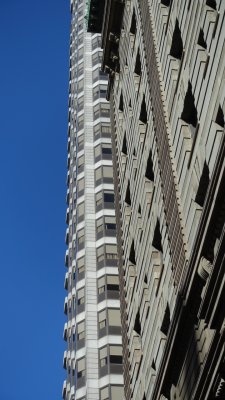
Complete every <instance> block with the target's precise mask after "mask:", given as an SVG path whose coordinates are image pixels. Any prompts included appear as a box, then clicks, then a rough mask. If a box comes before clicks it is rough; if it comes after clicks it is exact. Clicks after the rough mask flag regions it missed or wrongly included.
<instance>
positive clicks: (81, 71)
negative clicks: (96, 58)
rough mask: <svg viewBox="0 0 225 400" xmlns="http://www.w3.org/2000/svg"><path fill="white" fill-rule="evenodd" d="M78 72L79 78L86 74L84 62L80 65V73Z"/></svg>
mask: <svg viewBox="0 0 225 400" xmlns="http://www.w3.org/2000/svg"><path fill="white" fill-rule="evenodd" d="M77 72H78V76H81V75H83V73H84V63H83V62H82V63H80V64H79V65H78V71H77ZM81 90H83V86H82V89H81ZM81 90H80V91H81Z"/></svg>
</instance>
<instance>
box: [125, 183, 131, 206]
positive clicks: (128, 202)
mask: <svg viewBox="0 0 225 400" xmlns="http://www.w3.org/2000/svg"><path fill="white" fill-rule="evenodd" d="M125 203H126V204H127V205H128V206H131V197H130V182H129V181H128V184H127V190H126V196H125Z"/></svg>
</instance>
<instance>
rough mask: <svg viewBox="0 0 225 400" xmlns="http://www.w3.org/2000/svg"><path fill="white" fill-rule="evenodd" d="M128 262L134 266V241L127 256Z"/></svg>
mask: <svg viewBox="0 0 225 400" xmlns="http://www.w3.org/2000/svg"><path fill="white" fill-rule="evenodd" d="M129 261H130V262H131V263H132V264H134V265H136V254H135V249H134V241H133V242H132V245H131V248H130V255H129Z"/></svg>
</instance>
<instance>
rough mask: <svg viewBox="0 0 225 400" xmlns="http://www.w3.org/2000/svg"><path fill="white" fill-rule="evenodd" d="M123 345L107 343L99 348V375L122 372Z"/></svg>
mask: <svg viewBox="0 0 225 400" xmlns="http://www.w3.org/2000/svg"><path fill="white" fill-rule="evenodd" d="M122 371H123V370H122V346H121V345H107V346H104V347H102V348H101V349H100V350H99V376H100V378H101V377H102V376H105V375H108V374H110V373H112V374H122Z"/></svg>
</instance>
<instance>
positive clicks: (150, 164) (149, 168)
mask: <svg viewBox="0 0 225 400" xmlns="http://www.w3.org/2000/svg"><path fill="white" fill-rule="evenodd" d="M145 177H146V178H147V179H149V180H150V181H152V182H154V172H153V162H152V151H151V150H150V152H149V156H148V161H147V166H146V172H145Z"/></svg>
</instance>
